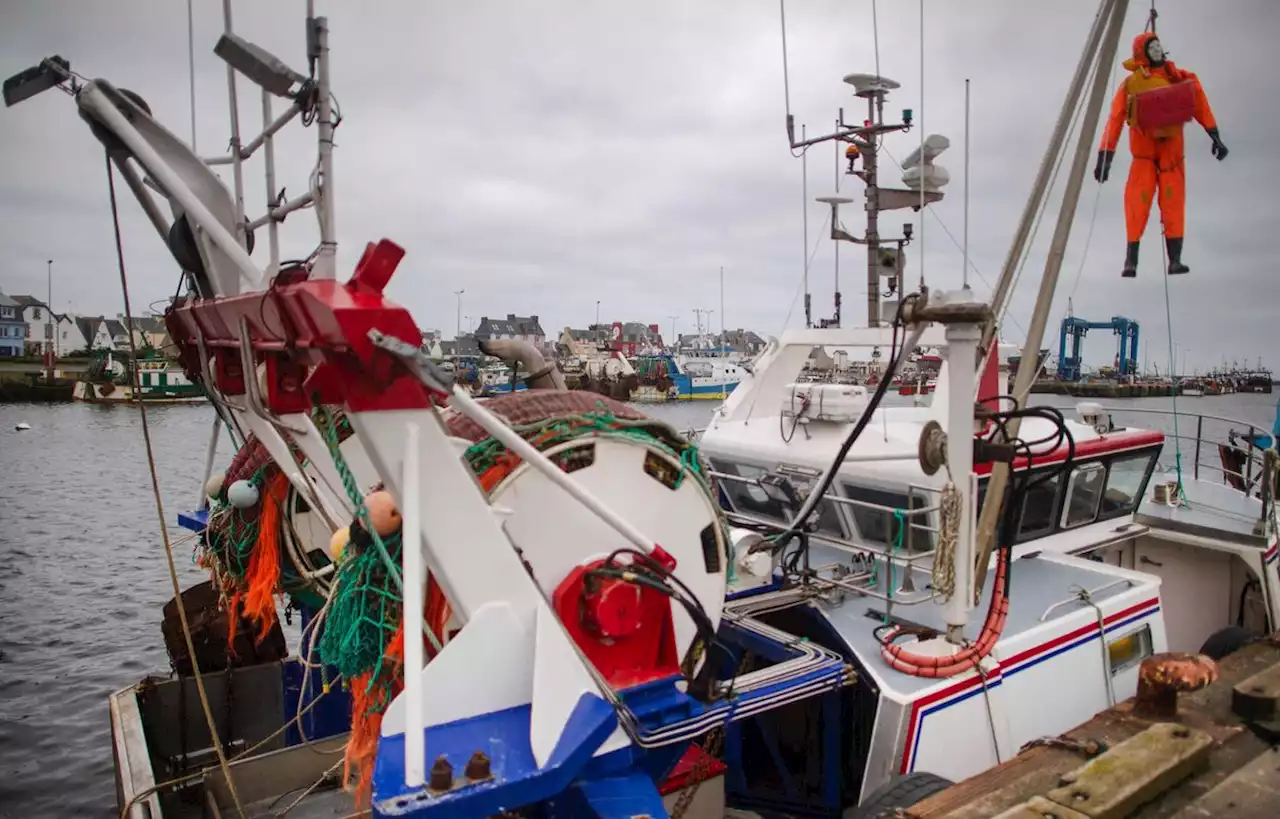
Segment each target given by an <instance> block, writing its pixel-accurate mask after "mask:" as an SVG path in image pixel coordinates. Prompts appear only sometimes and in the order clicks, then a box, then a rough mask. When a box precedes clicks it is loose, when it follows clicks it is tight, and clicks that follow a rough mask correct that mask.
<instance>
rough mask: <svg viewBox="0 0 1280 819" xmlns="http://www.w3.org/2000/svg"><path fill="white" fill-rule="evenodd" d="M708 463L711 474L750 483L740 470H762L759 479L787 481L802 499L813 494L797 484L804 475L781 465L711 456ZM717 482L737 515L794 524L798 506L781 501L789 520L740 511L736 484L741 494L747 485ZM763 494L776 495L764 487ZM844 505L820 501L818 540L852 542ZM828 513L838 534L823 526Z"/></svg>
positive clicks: (816, 534)
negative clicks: (787, 469)
mask: <svg viewBox="0 0 1280 819" xmlns="http://www.w3.org/2000/svg"><path fill="white" fill-rule="evenodd" d="M707 460H708V461H709V462H710V464H711V469H712V471H714V472H719V473H723V474H727V475H733V476H735V477H737V478H743V479H746V480H751V479H749V478H746V477H745V476H744V475H742V474H741V473H740V472H739V470H741V469H743V468H746V469H751V470H759V471H760V472H761V473H762V474H760V475H759V476H757V478H765V477H775V478H781V479H784V480H786V481H787V482H789V483H790V484H791V485H792V487H793V488H794V489H795V491H796V494H797V495H798V496H800V498H802V499H803V498H805V497H807V496H808V491H811V490H809V489H808V488H807V487H805V486H803V485H802V483H801V482H798V481H797V479H798V478H804V477H805V476H803V475H799V474H796V473H795V472H794V471H786V470H782V471H780V467H781V466H782V465H781V464H775V465H774V466H773V467H768V466H764V465H761V464H760V463H757V462H753V461H744V460H733V459H729V458H724V457H721V456H708V459H707ZM717 480H718V481H719V483H718V490H719V492H718V494H720V495H723V496H724V500H725V501H727V502H728V504H729V509H730V510H731V511H733V512H735V513H736V514H739V515H746V516H748V517H753V518H759V519H761V520H767V521H770V522H773V523H781V524H782V525H784V526H785V525H787V524H789V523H790V522H791V517H793V516H794V515H795V514H796V513H797V512H799V511H800V510H799V508H798V507H797V508H792V507H791V505H790V504H788V503H787V502H786V501H779V503H780V504H781V505H782V511H783V512H785V513H787V515H788V516H787V517H777V516H775V515H768V514H764V513H762V512H759V511H757V510H754V509H745V510H744V509H742V508H741V506H740V505H739V503H738V502H737V501H736V500H735V497H734V488H735V487H734V485H735V484H736V485H737V486H738V487H740V489H739V491H741V488H746V486H747V485H746V484H744V483H742V481H735V480H725V479H723V478H720V479H717ZM816 480H817V479H816V478H815V479H814V482H815V483H816ZM761 491H762V492H764V493H765V494H766V495H768V496H770V499H773V493H772V492H771V491H770V490H768V489H764V488H761ZM841 505H842V504H838V503H836V502H835V501H833V500H831V499H830V498H827V499H824V500H821V501H819V502H818V507H817V511H818V523H819V528H818V529H817V530H815V531H814V532H813V534H814V536H815V537H819V538H821V537H829V538H830V537H834V538H839V539H842V540H849V539H850V534H851V533H852V531H853V525H852V521H850V520H849V519H848V518H847V517H846V516H845V515H844V513H843V512H842V511H841V510H840V506H841ZM827 511H830V512H831V513H833V514H834V515H835V523H836V525H837V526H838V531H835V532H832V531H829V530H828V529H826V528H823V527H822V526H821V522H822V519H823V517H825V514H826V512H827Z"/></svg>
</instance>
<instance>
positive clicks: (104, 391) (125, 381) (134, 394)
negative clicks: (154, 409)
mask: <svg viewBox="0 0 1280 819" xmlns="http://www.w3.org/2000/svg"><path fill="white" fill-rule="evenodd" d="M71 397H72V399H74V400H76V401H84V402H87V403H90V404H135V403H138V402H139V401H146V402H148V403H151V404H200V403H204V402H205V401H206V400H208V399H207V398H206V397H205V394H204V391H203V390H202V389H201V388H200V386H199V385H198V384H194V383H192V382H191V381H190V380H189V379H188V378H187V375H186V373H185V372H184V371H183V369H182V366H181V365H179V364H178V363H177V362H176V361H174V360H172V359H170V358H168V357H167V356H165V355H163V354H161V353H159V352H158V351H156V350H143V351H141V352H140V354H139V355H138V356H137V357H134V356H132V355H130V354H127V353H117V352H114V351H107V352H102V353H98V354H97V355H96V356H95V357H94V359H93V360H92V361H91V362H90V363H89V366H88V367H87V368H86V369H85V372H84V375H82V376H81V377H80V378H79V379H78V380H77V381H76V383H75V386H74V388H73V390H72V393H71Z"/></svg>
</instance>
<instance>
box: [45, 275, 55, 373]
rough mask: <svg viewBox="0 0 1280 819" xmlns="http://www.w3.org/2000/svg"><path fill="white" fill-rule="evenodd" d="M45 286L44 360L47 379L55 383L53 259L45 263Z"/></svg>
mask: <svg viewBox="0 0 1280 819" xmlns="http://www.w3.org/2000/svg"><path fill="white" fill-rule="evenodd" d="M45 286H46V288H47V290H48V292H47V293H46V294H45V302H44V314H45V315H44V360H45V367H46V368H47V370H48V372H47V373H46V377H47V378H48V379H49V383H51V384H52V383H53V366H54V364H55V363H56V362H57V360H58V350H57V347H56V346H55V345H56V344H57V343H58V328H57V326H56V325H54V324H53V259H50V260H48V261H47V262H45Z"/></svg>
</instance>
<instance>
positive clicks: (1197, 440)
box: [1049, 404, 1274, 495]
mask: <svg viewBox="0 0 1280 819" xmlns="http://www.w3.org/2000/svg"><path fill="white" fill-rule="evenodd" d="M1049 406H1050V407H1051V408H1052V409H1056V410H1059V411H1061V412H1071V411H1078V409H1079V407H1078V405H1077V406H1054V405H1049ZM1098 407H1099V409H1100V410H1101V411H1103V412H1106V413H1108V414H1111V413H1138V414H1146V415H1159V416H1168V417H1173V418H1175V419H1176V418H1188V419H1191V418H1194V419H1195V421H1196V434H1195V435H1182V434H1178V433H1174V432H1166V433H1164V437H1165V439H1166V440H1173V441H1181V442H1188V443H1193V444H1194V445H1195V451H1194V452H1193V454H1192V460H1191V473H1192V477H1193V478H1195V479H1197V480H1199V478H1200V467H1201V466H1203V467H1204V468H1206V469H1212V470H1215V471H1218V472H1221V473H1222V474H1223V476H1224V478H1225V476H1227V475H1234V476H1236V477H1238V478H1240V479H1241V481H1243V483H1244V485H1245V489H1244V491H1243V494H1246V495H1250V494H1252V489H1253V486H1254V484H1255V482H1256V480H1255V479H1256V478H1257V477H1258V476H1259V475H1260V473H1261V471H1262V467H1263V465H1264V457H1263V454H1262V453H1261V452H1255V451H1254V448H1253V447H1238V446H1237V447H1235V448H1236V449H1239V450H1240V452H1241V453H1242V454H1243V455H1244V463H1243V467H1244V471H1243V472H1237V471H1235V470H1232V469H1227V468H1226V467H1224V466H1221V465H1219V464H1215V463H1212V462H1211V461H1209V462H1206V461H1202V459H1201V452H1202V444H1208V445H1210V446H1211V447H1217V446H1223V445H1226V446H1235V445H1234V444H1231V443H1230V442H1229V441H1222V440H1216V439H1213V438H1206V437H1204V421H1205V419H1208V420H1210V421H1217V422H1220V423H1224V424H1229V425H1231V426H1232V427H1236V426H1239V427H1243V428H1244V429H1243V434H1246V435H1248V436H1249V437H1250V439H1252V438H1253V436H1254V435H1255V434H1256V433H1257V432H1259V431H1264V430H1265V427H1264V426H1262V425H1260V424H1258V423H1255V422H1252V421H1245V420H1243V419H1241V418H1230V417H1228V416H1225V415H1214V414H1211V413H1206V412H1184V411H1180V410H1176V409H1157V408H1153V407H1118V406H1106V405H1102V404H1099V405H1098ZM1231 431H1232V432H1234V431H1235V430H1234V429H1233V430H1231ZM1273 445H1274V442H1273ZM1255 467H1256V469H1255ZM1228 485H1230V484H1229V482H1228ZM1232 488H1235V487H1234V486H1233V487H1232ZM1236 491H1238V492H1239V491H1241V490H1239V489H1237V490H1236Z"/></svg>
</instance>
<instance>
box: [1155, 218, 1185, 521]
mask: <svg viewBox="0 0 1280 819" xmlns="http://www.w3.org/2000/svg"><path fill="white" fill-rule="evenodd" d="M1160 233H1161V238H1162V239H1163V238H1164V230H1163V229H1162V230H1161V231H1160ZM1167 241H1168V240H1165V241H1164V242H1161V251H1160V254H1161V256H1162V258H1163V259H1164V271H1163V274H1164V275H1163V276H1162V277H1161V278H1163V279H1164V318H1165V327H1166V328H1167V329H1168V331H1169V374H1170V376H1172V375H1173V372H1174V370H1175V369H1176V365H1177V363H1178V362H1177V359H1176V358H1174V352H1173V311H1172V309H1171V308H1170V306H1169V247H1168V244H1167ZM1169 399H1170V401H1171V402H1172V406H1173V452H1174V465H1175V468H1176V469H1177V472H1178V503H1179V504H1180V505H1182V506H1186V505H1187V493H1186V490H1185V489H1184V488H1183V485H1182V439H1181V438H1180V437H1179V436H1178V382H1177V381H1174V382H1173V392H1172V393H1171V394H1170V396H1169Z"/></svg>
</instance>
